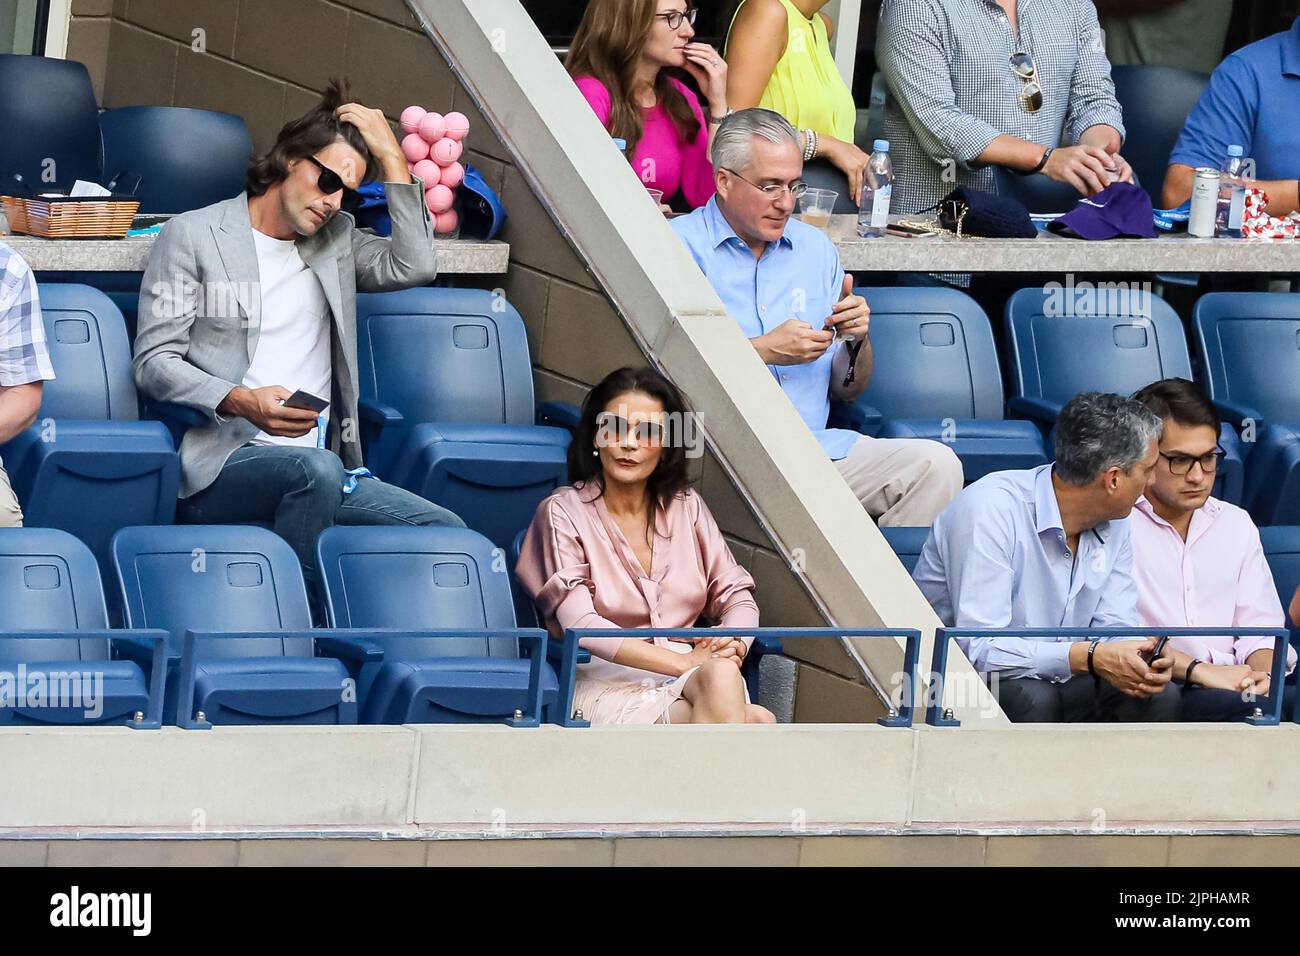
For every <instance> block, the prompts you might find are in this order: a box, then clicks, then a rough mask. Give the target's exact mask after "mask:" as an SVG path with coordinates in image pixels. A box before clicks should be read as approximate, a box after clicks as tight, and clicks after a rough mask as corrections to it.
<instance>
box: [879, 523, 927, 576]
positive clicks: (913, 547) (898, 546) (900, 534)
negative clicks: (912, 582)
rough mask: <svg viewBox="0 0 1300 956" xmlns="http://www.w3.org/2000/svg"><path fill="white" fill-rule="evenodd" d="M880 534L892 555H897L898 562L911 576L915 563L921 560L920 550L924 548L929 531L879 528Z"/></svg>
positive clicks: (925, 529)
mask: <svg viewBox="0 0 1300 956" xmlns="http://www.w3.org/2000/svg"><path fill="white" fill-rule="evenodd" d="M880 533H881V534H883V535H884V536H885V540H886V541H888V542H889V546H890V547H891V548H893V549H894V554H896V555H898V560H899V561H901V562H903V567H905V568H907V573H908V574H911V573H912V572H913V571H915V570H916V562H917V561H919V560H920V559H921V549H922V548H923V547H925V541H926V539H927V538H928V537H930V529H929V528H928V527H926V528H901V527H892V528H891V527H886V528H881V529H880Z"/></svg>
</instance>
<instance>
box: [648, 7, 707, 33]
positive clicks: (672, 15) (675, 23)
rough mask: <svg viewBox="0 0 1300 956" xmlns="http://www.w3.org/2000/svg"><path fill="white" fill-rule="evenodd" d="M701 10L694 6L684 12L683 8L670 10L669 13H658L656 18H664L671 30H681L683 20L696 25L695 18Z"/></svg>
mask: <svg viewBox="0 0 1300 956" xmlns="http://www.w3.org/2000/svg"><path fill="white" fill-rule="evenodd" d="M699 12H700V11H698V10H696V9H695V8H694V7H691V9H689V10H687V11H685V12H682V11H681V10H669V11H668V12H667V13H656V14H655V19H657V20H663V21H664V22H665V23H667V24H668V29H669V30H680V29H681V28H682V21H683V20H685V21H686V22H687V23H689V24H690V25H691V26H695V18H696V17H697V16H698V15H699Z"/></svg>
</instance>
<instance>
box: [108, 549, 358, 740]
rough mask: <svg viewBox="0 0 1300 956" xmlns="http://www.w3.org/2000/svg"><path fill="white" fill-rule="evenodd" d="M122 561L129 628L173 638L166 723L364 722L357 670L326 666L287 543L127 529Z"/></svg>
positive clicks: (116, 557) (117, 566) (118, 568)
mask: <svg viewBox="0 0 1300 956" xmlns="http://www.w3.org/2000/svg"><path fill="white" fill-rule="evenodd" d="M112 554H113V567H114V570H115V572H116V575H117V583H118V587H119V588H120V589H121V593H122V600H123V604H124V607H125V609H126V621H127V624H128V626H130V627H149V628H159V629H161V630H163V631H166V632H167V633H168V635H169V643H170V649H171V654H170V662H169V663H170V666H169V670H168V676H167V698H166V708H165V713H164V720H166V721H168V722H172V721H173V720H174V721H175V722H176V723H178V724H179V725H180V726H182V727H202V726H206V725H207V724H208V723H214V724H262V723H294V724H351V723H356V712H357V705H356V695H355V687H354V685H353V683H352V681H351V678H350V675H349V674H348V670H347V668H346V667H345V666H344V665H343V663H342V662H341V661H339V660H336V659H332V658H326V657H317V656H316V651H317V649H318V647H322V646H324V644H325V643H326V642H327V641H329V640H330V639H331V638H332V635H330V634H329V633H328V632H313V631H312V629H311V626H312V625H311V614H310V612H309V610H308V605H307V592H306V589H305V587H304V585H303V580H302V569H301V567H300V566H299V564H298V559H297V557H296V556H295V555H294V553H293V550H292V549H291V548H290V547H289V545H288V544H286V543H285V542H284V540H283V539H281V538H280V537H278V536H277V535H275V534H274V533H272V532H270V531H267V530H265V529H264V528H253V527H244V526H225V525H175V526H169V527H152V528H123V529H122V530H121V531H119V532H118V533H117V534H116V535H115V536H114V538H113V542H112ZM330 646H331V647H333V645H332V644H331V645H330ZM199 714H202V715H203V717H199Z"/></svg>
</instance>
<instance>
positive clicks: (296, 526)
mask: <svg viewBox="0 0 1300 956" xmlns="http://www.w3.org/2000/svg"><path fill="white" fill-rule="evenodd" d="M346 480H347V475H346V474H345V473H344V469H343V462H342V461H340V460H339V456H338V455H336V454H334V452H332V451H329V450H327V449H324V448H307V447H302V446H299V445H245V446H244V447H242V448H238V449H236V450H235V453H234V454H232V455H231V456H230V458H229V459H227V461H226V464H225V467H224V468H222V469H221V474H219V475H218V476H217V480H216V481H214V482H213V483H212V484H210V485H209V486H208V487H206V488H204V489H203V490H202V491H200V492H199V493H198V494H196V495H192V496H191V497H189V498H183V499H181V501H180V502H179V504H178V506H177V509H176V517H177V520H178V521H182V522H184V523H186V524H241V523H245V522H250V521H261V522H268V523H270V524H271V526H272V527H273V528H274V529H275V533H276V534H278V535H279V536H280V537H282V538H284V540H285V541H287V542H289V546H290V547H292V548H293V550H294V552H295V553H296V554H297V555H298V560H299V562H301V564H302V569H303V576H304V577H305V578H306V581H307V591H308V593H309V594H313V595H314V596H316V597H318V596H319V595H318V594H316V593H315V592H316V591H317V585H318V582H317V574H316V538H317V536H319V535H320V533H321V532H322V531H324V530H325V529H326V528H328V527H330V526H331V525H336V524H344V525H347V524H352V525H375V524H380V525H452V526H454V527H460V528H463V527H464V526H465V522H464V521H462V520H461V519H460V518H459V517H457V516H456V515H455V514H453V513H452V512H450V511H448V510H447V509H446V508H440V507H438V506H437V505H435V504H432V503H431V502H428V501H425V500H424V499H423V498H421V497H420V496H419V495H415V494H412V493H411V492H409V491H405V490H403V489H401V488H397V487H395V486H393V485H390V484H386V483H385V482H382V481H379V480H378V479H375V478H362V479H360V480H359V481H358V482H357V485H356V488H355V489H354V490H353V491H352V492H351V493H350V494H346V495H345V494H344V493H343V486H344V483H345V482H346Z"/></svg>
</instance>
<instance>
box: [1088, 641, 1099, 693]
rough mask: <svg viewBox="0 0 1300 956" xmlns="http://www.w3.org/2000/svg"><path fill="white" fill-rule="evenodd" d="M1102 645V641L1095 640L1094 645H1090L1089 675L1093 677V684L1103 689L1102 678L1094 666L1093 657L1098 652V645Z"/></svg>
mask: <svg viewBox="0 0 1300 956" xmlns="http://www.w3.org/2000/svg"><path fill="white" fill-rule="evenodd" d="M1100 643H1101V641H1100V640H1096V639H1094V640H1093V641H1092V643H1091V644H1089V645H1088V673H1089V674H1091V675H1092V679H1093V682H1094V683H1095V684H1096V686H1097V687H1101V676H1100V675H1099V674H1098V673H1097V669H1096V668H1095V667H1094V666H1093V662H1092V656H1093V654H1095V653H1096V652H1097V645H1098V644H1100Z"/></svg>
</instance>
